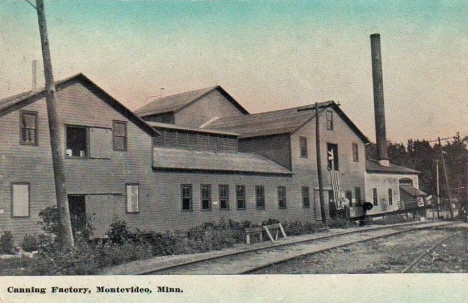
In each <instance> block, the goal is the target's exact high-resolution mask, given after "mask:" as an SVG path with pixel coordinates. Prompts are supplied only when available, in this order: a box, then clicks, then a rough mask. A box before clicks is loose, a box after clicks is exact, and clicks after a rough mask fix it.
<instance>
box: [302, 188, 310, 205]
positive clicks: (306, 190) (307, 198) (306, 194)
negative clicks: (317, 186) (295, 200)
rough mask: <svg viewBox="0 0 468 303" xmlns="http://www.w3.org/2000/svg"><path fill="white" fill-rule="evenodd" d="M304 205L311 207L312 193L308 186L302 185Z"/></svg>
mask: <svg viewBox="0 0 468 303" xmlns="http://www.w3.org/2000/svg"><path fill="white" fill-rule="evenodd" d="M302 206H303V207H304V208H309V207H310V194H309V187H307V186H304V187H302Z"/></svg>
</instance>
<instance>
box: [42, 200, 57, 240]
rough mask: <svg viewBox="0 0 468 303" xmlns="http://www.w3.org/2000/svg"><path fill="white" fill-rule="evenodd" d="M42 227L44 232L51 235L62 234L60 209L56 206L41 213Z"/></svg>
mask: <svg viewBox="0 0 468 303" xmlns="http://www.w3.org/2000/svg"><path fill="white" fill-rule="evenodd" d="M39 217H40V218H41V222H39V223H38V224H40V225H42V230H43V231H44V232H45V233H47V234H50V235H55V236H59V235H60V234H61V227H60V221H59V214H58V209H57V207H56V206H51V207H47V208H46V209H44V210H42V211H41V212H40V213H39Z"/></svg>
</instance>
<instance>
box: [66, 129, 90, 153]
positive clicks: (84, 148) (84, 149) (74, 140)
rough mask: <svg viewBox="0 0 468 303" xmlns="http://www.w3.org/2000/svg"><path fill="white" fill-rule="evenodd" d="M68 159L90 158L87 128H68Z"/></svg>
mask: <svg viewBox="0 0 468 303" xmlns="http://www.w3.org/2000/svg"><path fill="white" fill-rule="evenodd" d="M66 136H67V139H66V141H67V150H66V155H67V157H78V158H86V157H87V156H88V145H89V144H88V132H87V128H86V127H79V126H67V128H66Z"/></svg>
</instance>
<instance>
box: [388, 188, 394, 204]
mask: <svg viewBox="0 0 468 303" xmlns="http://www.w3.org/2000/svg"><path fill="white" fill-rule="evenodd" d="M388 205H393V191H392V189H391V188H389V189H388Z"/></svg>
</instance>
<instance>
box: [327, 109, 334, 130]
mask: <svg viewBox="0 0 468 303" xmlns="http://www.w3.org/2000/svg"><path fill="white" fill-rule="evenodd" d="M327 129H329V130H333V112H332V111H331V110H327Z"/></svg>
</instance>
